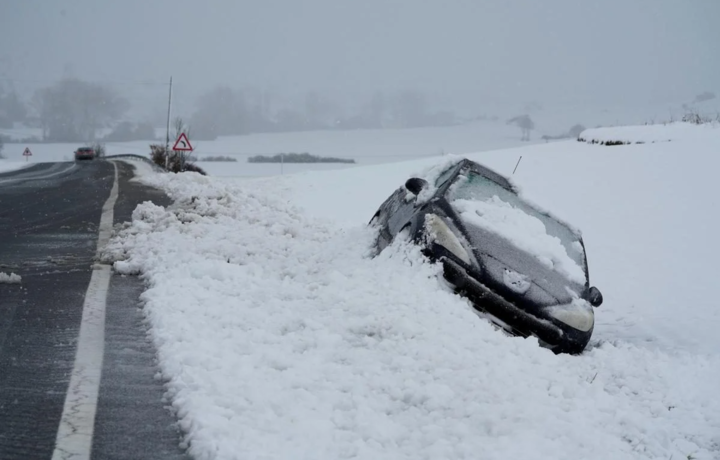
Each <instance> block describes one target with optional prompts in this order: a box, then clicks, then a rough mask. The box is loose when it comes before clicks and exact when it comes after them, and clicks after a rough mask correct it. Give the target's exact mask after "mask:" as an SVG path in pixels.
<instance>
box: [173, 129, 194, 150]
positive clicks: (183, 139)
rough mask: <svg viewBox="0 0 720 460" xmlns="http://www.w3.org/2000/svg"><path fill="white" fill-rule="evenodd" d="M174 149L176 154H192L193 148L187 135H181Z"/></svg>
mask: <svg viewBox="0 0 720 460" xmlns="http://www.w3.org/2000/svg"><path fill="white" fill-rule="evenodd" d="M172 149H173V150H174V151H176V152H192V150H193V146H192V144H191V143H190V139H188V137H187V136H186V135H185V133H180V136H178V138H177V140H176V141H175V145H173V148H172Z"/></svg>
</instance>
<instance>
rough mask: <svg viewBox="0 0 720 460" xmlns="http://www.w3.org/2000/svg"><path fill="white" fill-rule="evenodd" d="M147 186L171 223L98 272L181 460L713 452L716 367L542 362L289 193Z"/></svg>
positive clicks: (151, 226) (625, 350)
mask: <svg viewBox="0 0 720 460" xmlns="http://www.w3.org/2000/svg"><path fill="white" fill-rule="evenodd" d="M391 169H392V168H391ZM395 173H396V171H395V172H392V173H391V174H395ZM317 179H318V176H316V177H315V180H316V181H315V184H316V185H317V184H318V183H317ZM356 179H357V180H356V181H353V182H352V183H349V186H357V187H361V186H362V183H363V180H365V181H367V179H368V178H367V177H363V176H357V177H356ZM144 180H145V181H146V182H148V183H150V184H152V185H155V186H158V187H161V188H163V189H164V190H166V191H167V192H168V193H169V194H170V196H171V197H173V198H174V199H175V200H176V206H175V207H173V208H172V209H164V208H161V207H157V206H154V205H152V204H150V203H144V204H142V205H140V206H139V207H138V208H137V209H136V210H135V212H134V214H133V222H132V223H131V224H129V225H128V226H126V228H124V229H123V230H122V231H121V232H120V233H119V235H118V236H117V237H116V238H114V239H113V241H112V242H111V244H110V245H109V247H108V251H109V252H108V254H106V256H107V257H112V258H113V259H115V260H116V262H115V269H116V270H117V271H119V272H121V273H142V276H143V277H145V279H146V280H147V281H148V283H149V285H150V288H149V289H148V291H147V292H146V293H145V294H144V295H143V300H144V301H145V303H146V304H145V312H146V314H147V316H148V318H149V321H150V324H151V334H152V337H153V339H154V342H155V345H156V347H157V349H158V353H159V359H160V365H161V368H162V373H163V376H164V378H165V379H167V382H168V383H167V385H168V389H169V394H170V396H171V398H172V404H173V407H174V408H175V409H176V410H177V414H178V417H179V418H180V424H181V427H182V429H183V431H184V432H185V433H186V440H187V442H188V444H189V450H190V453H191V454H192V455H193V456H195V458H198V459H235V458H273V459H276V458H287V459H303V458H308V459H310V458H312V459H342V458H360V459H384V458H387V459H403V458H407V459H418V458H427V459H430V458H487V459H507V458H526V459H546V458H553V459H576V458H583V459H607V458H613V459H638V458H670V457H674V458H686V457H687V456H688V455H692V456H693V457H694V458H696V459H711V458H716V456H717V454H718V451H719V449H718V446H720V400H718V398H716V392H717V389H716V386H717V382H718V381H720V366H719V365H718V359H717V356H704V355H697V354H690V353H686V352H683V351H680V350H663V349H659V348H657V347H654V346H647V344H633V343H628V342H622V341H619V342H615V343H613V342H608V341H605V342H603V343H602V344H598V343H597V342H595V343H594V345H593V346H592V347H591V349H590V350H588V351H587V352H586V353H585V354H584V355H583V356H580V357H570V356H555V355H553V354H552V353H550V352H549V351H547V350H544V349H542V348H539V347H538V345H537V342H536V341H535V340H532V339H530V340H524V339H519V338H508V337H506V336H505V335H503V334H502V333H501V332H498V331H496V330H495V329H493V328H492V327H491V326H490V325H489V323H488V322H486V321H482V320H480V319H478V318H477V317H476V315H475V314H474V313H473V312H472V310H471V308H470V307H469V305H468V304H467V302H466V301H464V300H463V299H462V298H460V297H457V296H455V295H453V294H451V293H449V292H447V291H446V290H444V289H443V288H441V287H440V283H438V282H437V281H436V276H437V273H438V268H437V267H434V266H432V265H429V264H427V263H426V262H425V261H424V260H423V259H422V258H421V255H420V254H419V252H418V250H417V248H415V247H412V246H408V245H406V244H402V243H397V244H395V245H393V246H391V247H390V248H389V250H386V251H384V252H383V253H382V254H381V255H380V256H379V257H378V258H376V259H369V258H367V256H366V255H367V252H368V248H369V245H370V242H371V241H372V238H373V236H374V235H373V234H372V232H371V231H370V230H368V229H367V228H366V227H365V226H364V225H356V226H351V227H344V228H343V227H339V226H338V225H337V224H335V223H333V222H331V221H327V220H322V219H318V218H313V217H310V216H309V215H308V213H307V212H305V211H302V210H300V209H298V208H295V207H293V206H291V205H289V204H288V203H287V201H286V200H285V199H283V195H282V193H280V192H278V190H281V189H282V188H283V187H286V186H288V182H283V183H281V184H280V185H278V182H277V181H267V182H264V183H263V182H261V181H253V182H252V183H250V182H247V183H246V184H245V185H243V184H242V183H238V185H232V184H227V183H224V182H219V181H214V180H213V179H212V178H207V177H202V176H199V175H197V174H181V175H175V174H166V175H156V176H147V177H146V178H145V179H144ZM386 181H387V182H388V183H390V182H391V181H390V180H389V179H382V180H381V182H382V183H385V182H386ZM365 183H369V182H365ZM325 185H327V184H325ZM396 186H397V185H396ZM277 187H280V189H278V188H277ZM321 188H322V187H321ZM338 191H340V189H338ZM326 192H327V190H326ZM288 193H292V190H288ZM331 195H332V194H328V193H326V200H334V199H335V197H333V196H331ZM333 202H334V201H333ZM378 204H379V203H373V206H374V207H376V206H377V205H378ZM345 206H346V207H347V206H353V204H352V203H345ZM368 206H369V205H368ZM356 212H357V211H356ZM358 218H360V216H358ZM368 218H369V216H368Z"/></svg>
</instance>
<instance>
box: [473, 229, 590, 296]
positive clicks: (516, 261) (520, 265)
mask: <svg viewBox="0 0 720 460" xmlns="http://www.w3.org/2000/svg"><path fill="white" fill-rule="evenodd" d="M463 225H464V227H465V230H466V232H465V233H466V236H467V238H468V239H469V242H470V244H471V246H472V247H473V249H474V251H475V254H476V256H478V257H480V258H481V262H482V265H483V266H484V269H485V275H486V276H489V277H490V278H491V279H492V280H493V281H495V282H496V283H498V284H507V283H506V282H505V276H506V275H505V271H506V270H511V271H512V272H515V273H517V274H519V275H523V277H526V279H528V281H530V283H532V285H534V288H531V289H529V290H528V292H527V293H526V294H525V295H526V296H527V297H530V298H531V300H534V301H536V302H538V303H539V304H541V305H553V304H565V303H570V302H572V300H573V299H574V298H576V297H580V296H581V294H582V292H583V289H584V286H583V285H581V284H579V283H577V282H574V281H572V280H570V279H568V278H567V277H566V276H564V275H562V274H561V273H559V272H557V271H555V270H553V269H551V268H549V267H548V266H547V265H544V264H543V263H542V262H541V261H540V260H538V259H537V258H536V257H535V256H533V255H532V254H530V253H528V252H526V251H523V250H522V249H520V248H518V247H517V246H515V245H514V244H512V243H511V242H510V241H509V240H507V239H506V238H503V237H502V236H500V235H498V234H496V233H493V232H491V231H489V230H486V229H484V228H482V227H479V226H476V225H473V224H470V223H467V222H463ZM538 288H539V289H538Z"/></svg>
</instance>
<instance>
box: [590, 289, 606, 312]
mask: <svg viewBox="0 0 720 460" xmlns="http://www.w3.org/2000/svg"><path fill="white" fill-rule="evenodd" d="M588 302H590V305H592V306H593V307H599V306H600V305H602V303H603V295H602V292H600V289H598V288H596V287H595V286H593V287H591V288H590V291H588Z"/></svg>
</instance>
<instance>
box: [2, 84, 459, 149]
mask: <svg viewBox="0 0 720 460" xmlns="http://www.w3.org/2000/svg"><path fill="white" fill-rule="evenodd" d="M276 99H277V98H276V97H275V96H274V95H273V94H272V93H270V92H268V91H249V90H237V89H233V88H230V87H227V86H217V87H215V88H213V89H210V90H209V91H207V92H205V93H204V94H202V95H201V96H200V97H198V98H197V100H196V101H195V104H194V109H193V110H192V113H191V114H189V116H185V117H184V118H185V119H186V120H187V121H188V123H189V125H190V126H192V129H193V135H194V136H195V138H198V139H204V140H208V139H215V138H216V137H217V136H227V135H242V134H250V133H261V132H283V131H303V130H317V129H370V128H412V127H421V126H438V125H449V124H454V123H457V122H458V120H457V119H456V117H455V116H454V115H453V114H452V113H450V112H442V111H431V110H430V109H429V104H428V101H427V97H426V96H425V95H424V94H423V93H422V92H420V91H415V90H401V91H394V92H380V91H378V92H375V93H374V94H373V95H372V96H371V97H370V98H369V100H368V101H367V103H366V104H365V105H364V106H363V107H361V108H360V109H358V110H356V112H357V113H352V114H350V115H347V114H342V113H341V112H342V111H341V110H339V109H338V107H337V104H335V103H334V102H333V101H332V100H330V99H329V98H328V97H327V96H324V95H322V94H320V93H318V92H315V91H311V92H308V93H307V94H306V95H305V97H304V100H303V101H302V102H301V103H300V104H296V107H287V106H285V107H283V106H280V104H279V103H278V101H277V100H276ZM129 109H130V103H129V102H128V100H127V99H126V98H125V97H123V96H122V95H121V94H119V93H118V92H117V91H116V90H114V89H113V88H112V87H110V86H108V85H103V84H101V83H93V82H87V81H83V80H80V79H77V78H64V79H62V80H60V81H58V82H56V83H54V84H52V85H50V86H47V87H44V88H40V89H38V90H36V91H35V92H34V94H33V95H32V97H30V98H29V100H27V101H23V100H22V99H21V98H20V97H19V96H18V94H17V92H16V91H15V90H14V89H12V88H9V89H8V88H3V87H2V85H1V84H0V128H6V129H7V128H12V127H13V126H14V125H16V124H22V125H24V126H29V127H34V128H40V129H41V139H38V141H46V142H89V141H95V140H104V141H113V142H121V141H130V140H152V139H154V138H155V137H156V136H155V128H156V126H153V124H152V123H149V122H142V121H141V122H138V120H133V121H130V120H128V119H127V113H128V111H129ZM108 130H109V132H108Z"/></svg>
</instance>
